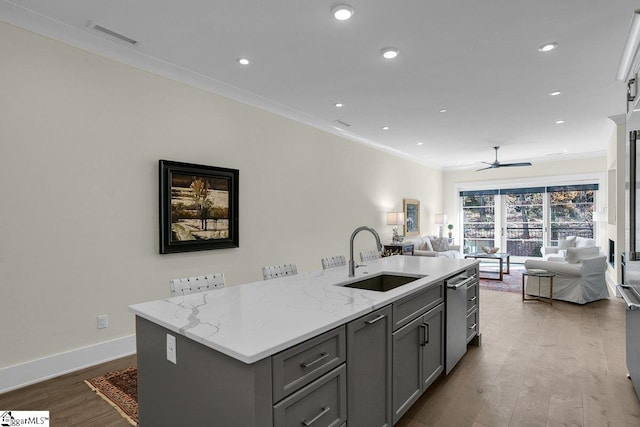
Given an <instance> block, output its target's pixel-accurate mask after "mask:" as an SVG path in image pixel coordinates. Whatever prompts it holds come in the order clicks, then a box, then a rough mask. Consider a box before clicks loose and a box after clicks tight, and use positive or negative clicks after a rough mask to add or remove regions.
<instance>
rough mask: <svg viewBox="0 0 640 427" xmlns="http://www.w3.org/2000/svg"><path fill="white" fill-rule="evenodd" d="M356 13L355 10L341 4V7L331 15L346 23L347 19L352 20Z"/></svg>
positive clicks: (336, 8)
mask: <svg viewBox="0 0 640 427" xmlns="http://www.w3.org/2000/svg"><path fill="white" fill-rule="evenodd" d="M354 13H355V10H354V9H353V7H351V6H349V5H348V4H341V5H340V6H336V7H334V8H333V9H332V10H331V14H332V15H333V17H334V18H336V19H337V20H338V21H346V20H347V19H351V17H352V16H353V14H354Z"/></svg>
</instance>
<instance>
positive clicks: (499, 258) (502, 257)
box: [464, 252, 511, 280]
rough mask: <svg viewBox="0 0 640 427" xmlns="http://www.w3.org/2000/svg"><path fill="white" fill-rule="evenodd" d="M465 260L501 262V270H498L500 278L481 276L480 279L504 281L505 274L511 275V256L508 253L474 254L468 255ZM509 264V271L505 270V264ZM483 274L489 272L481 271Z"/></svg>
mask: <svg viewBox="0 0 640 427" xmlns="http://www.w3.org/2000/svg"><path fill="white" fill-rule="evenodd" d="M464 257H465V258H473V259H495V260H497V261H499V263H500V268H499V269H498V277H492V276H485V277H482V276H480V277H479V279H488V280H502V278H503V275H504V274H509V268H510V264H509V259H510V257H511V254H510V253H508V252H498V253H495V254H487V253H484V252H473V253H470V254H466V255H465V256H464ZM505 261H506V264H507V270H506V271H505V270H504V264H505ZM482 273H488V271H484V272H483V271H482V270H480V274H482Z"/></svg>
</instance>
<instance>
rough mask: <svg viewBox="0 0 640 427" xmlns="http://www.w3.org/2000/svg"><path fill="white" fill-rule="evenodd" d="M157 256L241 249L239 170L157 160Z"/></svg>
mask: <svg viewBox="0 0 640 427" xmlns="http://www.w3.org/2000/svg"><path fill="white" fill-rule="evenodd" d="M159 169H160V253H161V254H168V253H175V252H191V251H205V250H211V249H226V248H237V247H239V246H240V238H239V225H238V206H239V203H238V198H239V194H240V192H239V182H238V181H239V174H240V173H239V171H238V169H227V168H221V167H216V166H205V165H197V164H193V163H182V162H174V161H170V160H160V161H159Z"/></svg>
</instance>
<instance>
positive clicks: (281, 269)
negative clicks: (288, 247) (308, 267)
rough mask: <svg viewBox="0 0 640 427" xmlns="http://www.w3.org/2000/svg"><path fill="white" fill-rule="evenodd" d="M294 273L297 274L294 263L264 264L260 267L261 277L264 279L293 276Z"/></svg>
mask: <svg viewBox="0 0 640 427" xmlns="http://www.w3.org/2000/svg"><path fill="white" fill-rule="evenodd" d="M294 274H298V267H297V266H296V265H295V264H282V265H265V266H264V267H262V278H263V279H264V280H269V279H275V278H276V277H284V276H293V275H294Z"/></svg>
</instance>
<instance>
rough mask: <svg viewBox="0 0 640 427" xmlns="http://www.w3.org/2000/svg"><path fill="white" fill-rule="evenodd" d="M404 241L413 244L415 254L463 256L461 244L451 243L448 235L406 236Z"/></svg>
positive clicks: (457, 257)
mask: <svg viewBox="0 0 640 427" xmlns="http://www.w3.org/2000/svg"><path fill="white" fill-rule="evenodd" d="M402 242H403V243H412V244H413V255H414V256H430V257H447V258H456V259H460V258H462V257H463V256H462V252H460V245H450V244H449V241H448V240H447V238H446V237H436V236H415V237H405V238H404V240H403V241H402Z"/></svg>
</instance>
